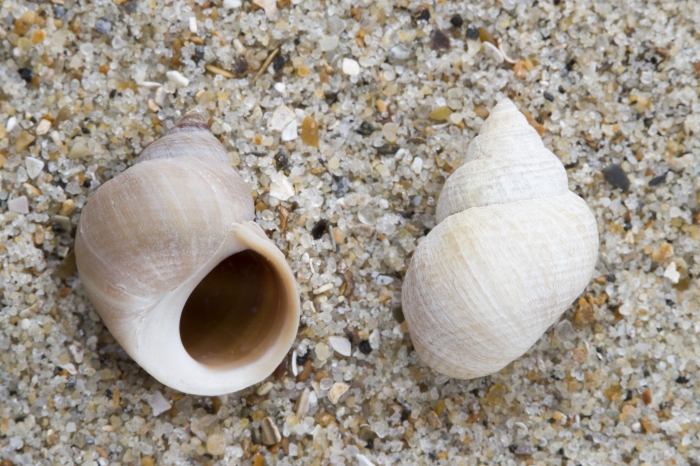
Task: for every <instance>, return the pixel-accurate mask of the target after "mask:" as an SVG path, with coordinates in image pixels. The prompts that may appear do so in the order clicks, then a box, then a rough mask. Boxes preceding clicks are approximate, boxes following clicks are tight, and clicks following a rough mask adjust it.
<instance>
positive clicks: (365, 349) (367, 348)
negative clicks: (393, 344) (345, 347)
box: [359, 340, 372, 354]
mask: <svg viewBox="0 0 700 466" xmlns="http://www.w3.org/2000/svg"><path fill="white" fill-rule="evenodd" d="M359 348H360V352H361V353H362V354H369V353H371V352H372V346H371V345H370V344H369V341H367V340H362V341H361V342H360V345H359Z"/></svg>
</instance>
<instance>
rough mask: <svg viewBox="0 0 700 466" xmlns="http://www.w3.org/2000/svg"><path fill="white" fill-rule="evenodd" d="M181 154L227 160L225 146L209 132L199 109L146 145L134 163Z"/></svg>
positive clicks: (178, 156) (172, 157) (180, 155)
mask: <svg viewBox="0 0 700 466" xmlns="http://www.w3.org/2000/svg"><path fill="white" fill-rule="evenodd" d="M180 157H197V158H205V159H214V160H219V161H221V162H224V163H226V164H228V163H229V157H228V153H227V152H226V150H225V149H224V146H222V145H221V142H220V141H219V140H218V139H217V138H216V136H214V133H212V132H211V129H209V126H208V125H207V123H206V121H205V120H204V116H203V115H202V114H201V113H199V112H190V113H188V114H186V115H185V116H184V117H182V120H180V122H179V123H178V124H177V125H175V126H173V127H172V129H171V130H170V131H168V132H167V133H165V135H164V136H163V137H162V138H160V139H158V140H156V141H154V142H152V143H151V144H150V145H149V146H148V147H146V148H145V149H144V150H143V152H141V155H139V156H138V157H137V158H136V160H135V161H134V163H135V164H136V163H141V162H145V161H146V160H155V159H176V158H180Z"/></svg>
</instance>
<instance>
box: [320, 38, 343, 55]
mask: <svg viewBox="0 0 700 466" xmlns="http://www.w3.org/2000/svg"><path fill="white" fill-rule="evenodd" d="M339 43H340V39H339V38H338V36H324V37H323V38H322V39H321V41H320V42H319V44H318V45H319V47H320V48H321V51H322V52H330V51H332V50H335V49H336V48H337V47H338V44H339Z"/></svg>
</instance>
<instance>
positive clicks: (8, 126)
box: [5, 117, 17, 133]
mask: <svg viewBox="0 0 700 466" xmlns="http://www.w3.org/2000/svg"><path fill="white" fill-rule="evenodd" d="M16 126H17V117H10V118H8V119H7V123H5V131H7V132H8V133H9V132H11V131H12V130H13V129H15V127H16Z"/></svg>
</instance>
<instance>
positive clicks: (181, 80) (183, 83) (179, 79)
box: [165, 70, 190, 87]
mask: <svg viewBox="0 0 700 466" xmlns="http://www.w3.org/2000/svg"><path fill="white" fill-rule="evenodd" d="M165 76H167V78H168V81H170V82H171V83H173V84H175V85H176V86H177V87H187V86H189V85H190V80H189V79H187V78H186V77H184V76H183V75H182V73H180V72H179V71H173V70H171V71H168V72H167V73H165Z"/></svg>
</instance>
